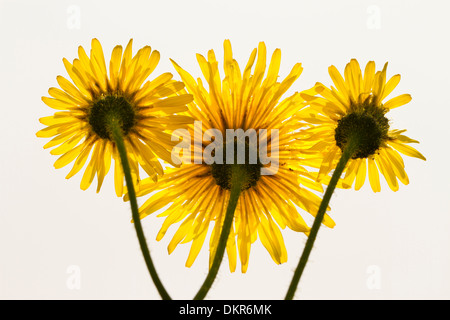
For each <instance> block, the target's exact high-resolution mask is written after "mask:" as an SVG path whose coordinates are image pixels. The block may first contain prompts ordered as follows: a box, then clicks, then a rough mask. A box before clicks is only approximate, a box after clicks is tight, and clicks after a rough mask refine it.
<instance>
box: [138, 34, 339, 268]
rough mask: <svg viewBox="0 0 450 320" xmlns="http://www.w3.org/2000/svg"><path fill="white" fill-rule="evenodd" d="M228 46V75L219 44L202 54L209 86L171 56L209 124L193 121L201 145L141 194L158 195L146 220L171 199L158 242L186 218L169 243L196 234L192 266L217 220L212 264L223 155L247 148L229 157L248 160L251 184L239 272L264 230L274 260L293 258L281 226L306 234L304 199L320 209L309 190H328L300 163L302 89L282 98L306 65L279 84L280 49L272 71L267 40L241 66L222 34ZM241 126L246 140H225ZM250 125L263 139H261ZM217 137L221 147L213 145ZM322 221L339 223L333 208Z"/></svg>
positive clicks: (221, 213) (237, 231) (194, 112)
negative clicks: (219, 58) (218, 54)
mask: <svg viewBox="0 0 450 320" xmlns="http://www.w3.org/2000/svg"><path fill="white" fill-rule="evenodd" d="M224 54H225V55H224V64H223V67H224V72H225V76H224V77H223V78H222V79H221V76H220V73H219V68H218V61H217V60H216V57H215V54H214V51H212V50H210V51H209V52H208V56H207V58H205V57H204V56H202V55H200V54H197V60H198V63H199V65H200V68H201V70H202V72H203V76H204V77H205V79H206V81H207V84H208V89H207V88H205V87H204V86H203V82H202V80H201V79H198V80H197V81H196V80H195V79H194V78H193V77H192V76H191V75H190V74H189V73H188V72H186V71H185V70H183V69H182V68H181V67H180V66H179V65H178V64H176V63H175V62H173V64H174V66H175V68H176V70H177V71H178V73H179V74H180V76H181V78H182V80H183V81H184V83H185V84H186V89H187V91H188V92H189V93H191V94H192V95H193V96H194V102H193V103H191V104H189V114H190V115H191V116H192V117H193V118H195V119H197V120H198V122H201V126H194V127H192V128H191V129H190V131H189V133H188V134H186V133H185V135H184V138H186V137H192V136H195V135H196V134H200V135H202V138H201V140H200V143H199V144H196V143H195V139H194V140H190V141H189V140H188V141H189V143H188V144H189V146H190V147H192V149H193V152H192V153H191V152H188V153H187V154H184V155H185V156H187V157H184V158H185V159H186V158H187V159H188V160H189V161H185V162H184V163H183V164H182V165H181V166H180V167H179V168H173V169H170V168H169V169H168V171H166V174H165V176H164V177H163V178H162V179H161V180H160V181H158V183H157V184H152V183H147V181H146V180H143V181H142V183H141V184H140V186H139V188H140V189H139V191H138V196H143V195H146V194H150V193H151V194H152V196H151V197H150V198H149V199H148V200H147V201H146V202H145V203H144V204H143V205H142V207H141V208H140V213H141V218H143V217H145V216H147V215H149V214H151V213H153V212H155V211H157V210H159V209H162V208H165V207H167V206H168V208H167V209H165V211H164V212H163V213H161V214H160V216H165V217H166V219H165V221H164V223H163V226H162V228H161V230H160V231H159V233H158V235H157V239H158V240H160V239H162V238H163V236H164V235H165V233H166V231H167V230H168V228H169V227H170V226H171V225H173V224H176V223H181V224H180V225H179V228H178V230H177V231H176V233H175V235H174V236H173V238H172V240H171V241H170V244H169V246H168V250H169V253H171V252H172V251H173V250H174V249H175V247H176V246H177V245H178V244H179V243H187V242H192V245H191V250H190V253H189V257H188V260H187V262H186V265H187V266H188V267H189V266H191V265H192V263H193V262H194V260H195V259H196V257H197V255H198V253H199V251H200V249H201V248H202V246H203V243H204V241H205V238H206V236H207V234H208V230H209V227H210V224H211V223H212V224H213V225H214V227H213V230H212V233H211V237H210V240H209V247H210V262H212V258H213V256H214V253H215V250H216V248H217V244H218V240H219V236H220V233H221V230H222V224H223V220H224V217H225V212H226V208H227V204H228V200H229V198H230V188H231V186H230V183H231V171H232V167H231V166H232V164H230V162H229V161H225V160H226V157H227V155H228V154H229V151H230V150H234V151H235V152H234V157H237V158H239V156H241V155H245V156H244V157H245V160H244V161H242V162H239V160H238V159H236V158H234V159H233V156H231V160H232V163H234V165H236V163H238V164H237V165H238V166H241V167H240V169H241V170H240V172H242V179H243V184H242V186H241V193H240V196H239V199H238V204H237V208H236V212H235V215H234V224H233V227H232V230H231V233H230V236H229V238H228V242H227V248H226V252H227V255H228V259H229V266H230V270H231V271H234V270H235V268H236V262H237V253H239V258H240V262H241V266H242V268H241V270H242V272H246V270H247V267H248V263H249V255H250V248H251V244H252V243H253V242H255V241H256V240H257V239H258V238H259V239H260V240H261V242H262V244H263V245H264V247H265V248H266V249H267V250H268V252H269V253H270V255H271V257H272V259H273V260H274V261H275V262H276V263H278V264H280V263H283V262H285V261H286V260H287V252H286V248H285V245H284V241H283V237H282V234H281V231H280V228H281V229H283V228H285V227H286V226H287V227H289V228H290V229H292V230H295V231H299V232H306V233H307V232H308V231H309V227H308V226H307V224H306V223H305V221H304V220H303V218H302V217H301V215H300V214H299V212H298V209H297V206H298V207H300V208H302V209H304V210H306V211H308V212H310V213H311V214H313V215H315V214H316V212H317V209H318V206H319V204H320V198H319V197H318V196H317V195H316V194H315V193H314V192H312V191H311V190H309V188H310V189H312V190H315V191H318V192H321V191H322V186H321V185H320V184H318V183H316V182H315V177H314V176H312V175H311V174H310V173H309V172H308V171H307V170H306V169H304V168H303V166H302V165H303V163H302V158H301V157H302V147H303V144H302V141H301V140H299V139H298V137H299V136H298V134H299V132H298V127H297V121H296V120H295V116H294V115H295V114H296V113H298V112H299V110H300V109H301V108H303V107H304V104H303V99H302V98H301V97H300V95H299V93H295V94H293V95H291V96H289V97H287V98H285V99H283V100H280V99H281V97H282V96H283V95H284V94H285V93H286V91H287V90H288V89H289V87H290V86H291V85H292V84H293V82H294V81H295V80H296V79H297V78H298V77H299V76H300V74H301V72H302V70H303V68H302V67H301V64H299V63H298V64H295V65H294V67H293V68H292V71H291V72H290V74H289V75H288V76H287V77H286V78H285V79H284V80H283V81H281V82H278V81H277V78H278V72H279V68H280V60H281V52H280V50H279V49H277V50H275V51H274V53H273V55H272V58H271V60H270V63H269V68H268V71H267V75H266V76H265V77H264V75H265V72H266V47H265V44H264V43H263V42H261V43H259V46H258V49H256V48H255V49H254V50H253V51H252V53H251V55H250V59H249V61H248V63H247V65H246V66H245V68H244V69H243V70H242V71H241V68H240V67H239V65H238V63H237V62H236V60H234V59H233V56H232V50H231V44H230V42H229V41H228V40H226V41H225V42H224ZM255 62H256V64H255ZM253 66H255V67H254V70H253V72H252V69H253ZM239 130H241V131H240V132H241V133H242V132H244V133H249V136H248V140H245V139H247V137H245V139H241V140H239V139H238V138H237V139H236V140H228V139H227V141H226V142H223V141H222V140H220V139H219V140H217V139H218V137H219V136H222V137H227V134H228V133H229V132H230V131H231V132H233V131H234V132H235V133H236V132H237V131H239ZM251 132H253V137H254V138H255V140H253V142H251V141H252V140H251V138H250V136H251V134H250V133H251ZM213 136H214V138H213ZM184 138H183V139H184ZM183 141H184V140H183ZM212 141H214V142H215V144H214V146H215V148H211V146H212V145H213V144H212ZM218 141H220V142H218ZM261 141H266V142H267V145H264V144H263V145H261V144H258V143H257V142H261ZM276 145H277V146H278V147H276ZM240 147H241V148H242V149H241V151H239V148H240ZM192 149H191V150H192ZM211 150H212V151H211ZM252 150H253V151H255V150H256V151H257V152H256V153H255V154H257V155H258V156H256V157H255V158H254V161H253V162H252V161H251V160H250V154H251V151H252ZM261 150H264V151H265V152H267V154H268V155H269V158H270V159H272V160H273V161H272V162H270V163H269V162H268V161H266V160H267V159H263V158H262V157H261V153H259V151H261ZM219 154H220V155H219ZM232 154H233V152H232ZM236 154H237V156H236ZM205 155H207V156H210V157H212V158H214V161H209V160H211V159H209V160H208V157H206V156H205ZM218 160H219V161H218ZM221 160H224V161H221ZM233 161H235V162H233ZM239 163H240V164H239ZM324 223H325V224H326V225H328V226H330V227H332V226H333V225H334V222H333V221H332V220H331V219H330V218H329V217H328V216H326V218H325V220H324Z"/></svg>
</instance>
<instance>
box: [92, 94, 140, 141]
mask: <svg viewBox="0 0 450 320" xmlns="http://www.w3.org/2000/svg"><path fill="white" fill-rule="evenodd" d="M88 120H89V124H90V125H91V127H92V130H94V132H95V133H96V134H97V135H98V136H99V137H100V138H102V139H108V140H112V137H111V130H110V129H109V126H110V123H111V121H117V122H118V123H119V125H120V127H121V128H122V131H123V134H124V135H125V136H126V135H127V134H128V132H130V130H131V129H132V128H133V127H134V125H135V123H136V113H135V110H134V108H133V106H132V105H131V104H130V103H129V102H128V100H127V99H125V98H124V97H122V96H115V95H109V96H105V97H102V98H101V99H99V100H97V101H96V102H94V104H93V106H92V108H91V109H90V112H89V115H88Z"/></svg>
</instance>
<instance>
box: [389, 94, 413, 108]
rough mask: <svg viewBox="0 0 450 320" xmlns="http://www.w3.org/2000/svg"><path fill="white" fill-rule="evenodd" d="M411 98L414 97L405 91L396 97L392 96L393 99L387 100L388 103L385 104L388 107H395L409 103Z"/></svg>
mask: <svg viewBox="0 0 450 320" xmlns="http://www.w3.org/2000/svg"><path fill="white" fill-rule="evenodd" d="M411 99H412V98H411V95H409V94H407V93H405V94H402V95H399V96H397V97H395V98H392V99H391V100H388V101H386V103H385V104H384V105H383V106H384V107H385V108H388V109H394V108H397V107H400V106H402V105H404V104H407V103H408V102H410V101H411Z"/></svg>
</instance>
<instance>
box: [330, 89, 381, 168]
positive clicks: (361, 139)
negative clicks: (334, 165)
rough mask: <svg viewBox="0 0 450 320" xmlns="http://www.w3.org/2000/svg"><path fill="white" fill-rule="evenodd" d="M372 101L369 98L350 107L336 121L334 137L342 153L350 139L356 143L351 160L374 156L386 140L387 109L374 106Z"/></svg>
mask: <svg viewBox="0 0 450 320" xmlns="http://www.w3.org/2000/svg"><path fill="white" fill-rule="evenodd" d="M373 100H374V99H373V98H372V97H369V98H368V99H366V101H364V102H363V103H362V104H358V105H352V106H351V107H350V110H349V112H348V113H347V114H346V115H345V116H344V117H342V118H341V119H340V120H338V125H337V127H336V130H335V135H334V138H335V140H336V145H337V146H338V147H339V148H340V149H341V150H342V151H343V150H344V148H345V147H346V145H347V142H348V141H349V139H350V138H354V139H356V141H358V148H357V150H356V151H355V153H354V154H353V156H352V158H353V159H358V158H367V157H369V156H371V155H373V154H375V153H376V151H377V150H378V149H379V148H380V146H381V144H382V142H383V141H385V140H387V139H388V131H389V120H388V119H387V118H386V117H385V114H386V112H387V109H384V108H383V107H379V106H376V105H375V104H374V102H373Z"/></svg>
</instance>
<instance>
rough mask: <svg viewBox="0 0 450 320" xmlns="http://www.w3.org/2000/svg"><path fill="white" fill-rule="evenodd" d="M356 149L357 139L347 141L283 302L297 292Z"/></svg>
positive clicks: (290, 298)
mask: <svg viewBox="0 0 450 320" xmlns="http://www.w3.org/2000/svg"><path fill="white" fill-rule="evenodd" d="M357 148H358V139H357V138H355V139H349V140H348V142H347V145H346V147H345V149H344V151H343V152H342V155H341V158H340V159H339V162H338V164H337V166H336V168H335V170H334V172H333V175H332V176H331V180H330V183H329V184H328V187H327V190H326V191H325V194H324V196H323V198H322V202H321V203H320V206H319V211H318V212H317V215H316V217H315V219H314V223H313V225H312V228H311V231H310V234H309V236H308V239H307V240H306V244H305V248H304V249H303V253H302V256H301V257H300V261H299V263H298V265H297V268H296V269H295V272H294V276H293V277H292V280H291V284H290V285H289V289H288V291H287V293H286V297H285V300H292V299H293V297H294V294H295V291H296V290H297V286H298V283H299V281H300V277H301V276H302V273H303V270H304V269H305V266H306V263H307V262H308V258H309V255H310V253H311V250H312V248H313V245H314V241H315V240H316V237H317V233H318V232H319V228H320V225H321V224H322V220H323V217H324V215H325V212H326V210H327V208H328V204H329V202H330V199H331V196H332V194H333V192H334V189H335V188H336V185H337V183H338V181H339V179H340V177H341V175H342V172H343V171H344V169H345V166H346V165H347V162H348V161H349V160H350V158H351V157H352V156H353V154H354V153H355V151H356V149H357Z"/></svg>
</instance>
